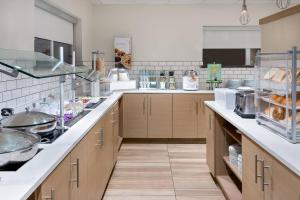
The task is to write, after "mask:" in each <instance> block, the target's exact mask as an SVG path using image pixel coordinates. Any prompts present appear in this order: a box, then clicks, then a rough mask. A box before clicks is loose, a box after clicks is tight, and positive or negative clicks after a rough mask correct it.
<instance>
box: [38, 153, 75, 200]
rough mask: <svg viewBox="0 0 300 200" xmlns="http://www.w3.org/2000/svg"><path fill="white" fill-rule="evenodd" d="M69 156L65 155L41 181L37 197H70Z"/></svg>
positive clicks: (41, 199)
mask: <svg viewBox="0 0 300 200" xmlns="http://www.w3.org/2000/svg"><path fill="white" fill-rule="evenodd" d="M69 188H70V156H67V157H66V158H65V159H64V160H63V161H62V162H61V163H60V164H59V165H58V167H57V168H56V169H55V170H54V171H53V172H52V173H51V174H50V175H49V176H48V177H47V179H46V180H45V181H44V182H43V183H42V185H41V187H40V190H39V191H38V192H37V199H38V200H44V199H57V200H60V199H64V200H65V199H66V200H68V199H70V189H69Z"/></svg>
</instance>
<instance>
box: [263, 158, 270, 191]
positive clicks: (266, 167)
mask: <svg viewBox="0 0 300 200" xmlns="http://www.w3.org/2000/svg"><path fill="white" fill-rule="evenodd" d="M262 166H263V167H262V191H265V186H267V185H271V183H266V182H265V179H266V177H265V170H266V169H270V168H271V166H265V161H262Z"/></svg>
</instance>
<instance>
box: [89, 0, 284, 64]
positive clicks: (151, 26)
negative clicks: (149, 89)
mask: <svg viewBox="0 0 300 200" xmlns="http://www.w3.org/2000/svg"><path fill="white" fill-rule="evenodd" d="M248 8H249V10H250V14H251V22H250V25H258V20H259V19H260V18H262V17H265V16H267V15H269V14H271V13H273V12H275V11H278V9H277V8H276V7H275V5H274V3H273V2H272V3H270V4H267V5H265V4H257V5H249V6H248ZM240 10H241V6H240V5H236V4H228V5H219V4H218V5H217V4H206V5H146V6H144V5H123V6H117V5H115V6H114V5H111V6H103V5H99V6H95V7H94V31H93V32H94V34H95V35H94V39H95V40H94V46H93V47H94V48H95V49H99V50H104V51H105V52H106V59H108V60H112V57H113V51H112V50H113V37H114V36H119V35H121V36H131V37H132V39H133V42H132V44H133V60H135V61H199V60H202V47H203V41H202V35H203V31H202V27H203V26H219V25H223V26H224V25H225V26H235V25H238V26H239V25H240V22H239V13H240Z"/></svg>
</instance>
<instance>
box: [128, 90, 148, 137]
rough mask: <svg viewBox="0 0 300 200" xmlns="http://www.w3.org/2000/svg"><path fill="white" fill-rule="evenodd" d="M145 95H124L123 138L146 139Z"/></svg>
mask: <svg viewBox="0 0 300 200" xmlns="http://www.w3.org/2000/svg"><path fill="white" fill-rule="evenodd" d="M147 110H148V109H147V95H144V94H126V95H124V97H123V137H124V138H147V120H148V119H147V115H148V113H147Z"/></svg>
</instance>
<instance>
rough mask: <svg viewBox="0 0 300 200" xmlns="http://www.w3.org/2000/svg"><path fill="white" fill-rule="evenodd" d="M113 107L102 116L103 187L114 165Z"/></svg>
mask: <svg viewBox="0 0 300 200" xmlns="http://www.w3.org/2000/svg"><path fill="white" fill-rule="evenodd" d="M113 123H114V122H113V109H110V110H109V112H108V114H106V116H105V117H104V137H103V147H102V148H103V154H102V158H101V164H102V165H103V178H104V181H102V184H103V187H104V188H105V187H106V184H107V182H108V181H109V178H110V174H111V172H112V169H113V166H114V137H113V134H114V133H113Z"/></svg>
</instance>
